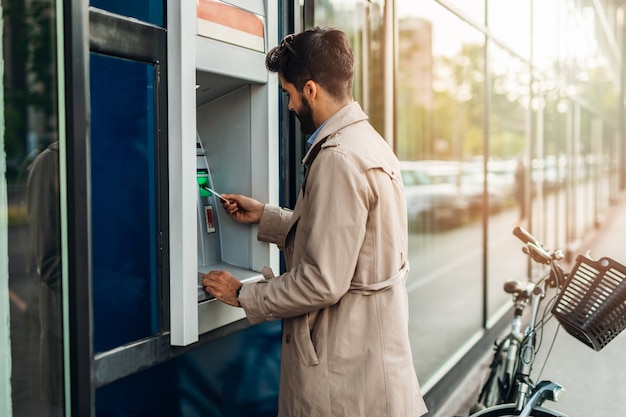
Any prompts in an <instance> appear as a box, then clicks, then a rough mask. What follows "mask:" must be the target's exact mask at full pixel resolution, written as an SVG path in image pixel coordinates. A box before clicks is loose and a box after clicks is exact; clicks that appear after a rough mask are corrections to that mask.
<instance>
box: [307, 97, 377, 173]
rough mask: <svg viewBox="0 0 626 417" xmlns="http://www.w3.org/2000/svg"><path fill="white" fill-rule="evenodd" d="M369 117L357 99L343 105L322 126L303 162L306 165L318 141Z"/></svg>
mask: <svg viewBox="0 0 626 417" xmlns="http://www.w3.org/2000/svg"><path fill="white" fill-rule="evenodd" d="M367 119H368V116H367V114H365V113H364V112H363V110H362V109H361V106H360V105H359V103H357V102H356V101H353V102H351V103H349V104H346V105H345V106H343V107H342V108H341V109H339V111H338V112H337V113H335V114H333V115H332V116H331V117H330V118H329V119H328V120H327V121H326V123H325V124H324V125H323V126H322V129H321V130H320V132H319V134H318V135H317V138H316V139H315V142H313V144H312V145H311V147H310V148H309V151H308V152H307V153H306V155H304V158H303V159H302V163H303V164H304V165H306V163H307V161H308V159H309V158H310V155H311V149H313V148H314V147H315V145H316V144H317V143H318V142H320V141H321V140H323V139H324V138H327V137H328V136H331V135H334V134H335V133H337V132H338V131H339V130H341V129H343V128H345V127H346V126H349V125H351V124H353V123H356V122H360V121H363V120H367Z"/></svg>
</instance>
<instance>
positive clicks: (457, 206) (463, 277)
mask: <svg viewBox="0 0 626 417" xmlns="http://www.w3.org/2000/svg"><path fill="white" fill-rule="evenodd" d="M398 10H400V15H399V21H398V68H397V74H396V76H397V85H396V97H397V98H396V103H397V107H396V123H397V125H396V131H397V136H396V138H395V139H396V150H397V154H398V157H399V158H400V159H401V160H403V161H404V162H403V164H404V165H403V179H405V192H406V195H407V211H408V214H409V219H410V224H411V226H412V227H411V229H410V231H409V232H410V233H409V253H410V255H409V259H410V261H411V273H410V277H409V282H408V283H407V286H408V289H409V296H410V302H411V304H410V309H411V321H410V326H411V329H410V330H411V338H412V339H411V342H412V346H413V350H414V353H415V356H416V359H415V360H416V366H417V368H418V375H420V377H423V378H430V377H432V376H433V375H434V373H435V372H436V371H437V370H438V369H439V368H440V367H441V366H442V365H443V363H444V362H445V361H447V360H448V359H449V358H450V357H451V356H452V355H453V354H454V353H455V352H456V351H457V350H458V349H459V348H461V346H462V345H463V344H464V343H465V341H466V340H467V339H469V338H470V337H471V336H472V334H474V333H475V332H477V331H478V330H479V329H480V327H481V305H480V301H479V300H481V292H482V289H481V288H482V268H481V263H482V241H483V236H482V229H481V227H480V219H481V218H482V215H483V211H484V210H485V211H486V213H487V214H489V213H494V214H495V213H498V212H500V211H501V210H502V208H503V204H504V201H499V200H496V199H495V198H494V199H493V200H491V203H492V204H493V205H492V206H490V205H489V200H487V199H485V195H484V175H483V167H484V161H483V142H484V138H483V137H484V134H483V127H482V126H483V103H484V100H483V82H484V40H483V36H482V34H481V33H480V32H479V31H478V30H475V29H473V28H472V27H470V26H469V25H467V24H466V23H464V22H463V21H461V20H460V19H459V18H457V17H455V16H454V15H452V14H450V13H449V12H448V11H447V10H446V9H444V8H443V7H441V6H440V5H438V4H437V3H435V2H412V1H408V0H406V1H400V2H398ZM403 10H407V11H409V12H410V13H406V14H402V11H403ZM451 34H455V35H454V36H451ZM414 177H415V178H418V179H420V181H419V182H418V181H415V180H414ZM494 191H495V189H494ZM463 242H464V243H463ZM435 300H439V301H435ZM443 300H445V301H444V302H441V301H443ZM443 328H445V329H449V331H446V332H444V333H445V335H443V334H442V332H441V331H440V330H441V329H443ZM424 335H432V336H433V337H424ZM435 335H437V337H435ZM441 336H443V337H441Z"/></svg>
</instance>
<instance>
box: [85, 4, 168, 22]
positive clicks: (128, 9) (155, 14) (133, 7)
mask: <svg viewBox="0 0 626 417" xmlns="http://www.w3.org/2000/svg"><path fill="white" fill-rule="evenodd" d="M89 5H90V6H93V7H97V8H98V9H102V10H106V11H108V12H112V13H116V14H119V15H122V16H128V17H134V18H135V19H139V20H143V21H144V22H148V23H152V24H155V25H157V26H163V25H164V23H165V1H164V0H132V1H128V0H90V1H89Z"/></svg>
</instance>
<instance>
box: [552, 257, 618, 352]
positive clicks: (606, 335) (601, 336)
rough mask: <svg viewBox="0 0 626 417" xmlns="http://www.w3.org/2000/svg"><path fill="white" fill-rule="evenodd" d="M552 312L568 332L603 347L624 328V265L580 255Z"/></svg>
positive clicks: (598, 348)
mask: <svg viewBox="0 0 626 417" xmlns="http://www.w3.org/2000/svg"><path fill="white" fill-rule="evenodd" d="M552 314H554V316H555V317H556V318H557V320H558V321H559V323H561V325H562V326H563V327H564V328H565V330H566V331H567V332H568V333H569V334H571V335H572V336H574V337H576V338H577V339H578V340H580V341H581V342H583V343H584V344H586V345H587V346H589V347H591V348H593V349H594V350H596V351H598V350H600V349H602V348H603V347H604V346H606V345H607V344H608V343H609V342H610V341H611V340H613V339H614V338H615V337H616V336H617V335H618V334H619V333H620V332H621V331H622V330H624V328H625V327H626V267H625V266H624V265H621V264H619V263H617V262H615V261H614V260H612V259H610V258H601V259H599V260H598V261H593V260H591V259H588V258H586V257H585V256H582V255H579V256H578V257H577V258H576V264H575V265H574V268H573V269H572V272H571V273H570V275H569V277H568V279H567V281H566V282H565V285H564V287H563V289H562V291H561V292H560V294H559V296H558V297H557V300H556V303H555V305H554V307H553V308H552Z"/></svg>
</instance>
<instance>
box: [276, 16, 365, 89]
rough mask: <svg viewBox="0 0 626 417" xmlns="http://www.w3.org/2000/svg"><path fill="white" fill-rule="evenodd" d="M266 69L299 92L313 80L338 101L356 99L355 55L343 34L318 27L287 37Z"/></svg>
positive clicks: (277, 47) (335, 30)
mask: <svg viewBox="0 0 626 417" xmlns="http://www.w3.org/2000/svg"><path fill="white" fill-rule="evenodd" d="M265 66H266V67H267V69H268V71H271V72H276V73H278V74H279V75H280V76H281V77H282V78H283V79H284V80H285V81H286V82H288V83H291V84H293V85H294V86H295V87H296V88H297V90H298V91H302V89H303V88H304V84H306V82H307V81H309V80H313V81H315V82H316V83H318V84H319V85H321V86H322V87H323V88H324V89H325V90H326V91H328V93H329V94H330V95H331V96H333V97H335V98H338V99H343V98H346V96H349V97H352V82H353V79H354V55H353V53H352V48H351V47H350V42H349V41H348V38H347V36H346V34H345V33H343V32H342V31H340V30H337V29H332V28H320V27H316V28H313V29H309V30H306V31H304V32H301V33H298V34H292V35H287V36H286V37H285V38H284V39H283V40H282V42H281V43H280V45H278V46H276V47H275V48H273V49H272V50H271V51H269V52H268V54H267V56H266V57H265Z"/></svg>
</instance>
